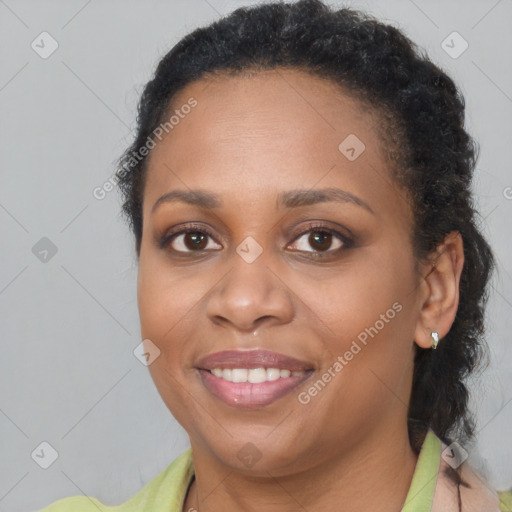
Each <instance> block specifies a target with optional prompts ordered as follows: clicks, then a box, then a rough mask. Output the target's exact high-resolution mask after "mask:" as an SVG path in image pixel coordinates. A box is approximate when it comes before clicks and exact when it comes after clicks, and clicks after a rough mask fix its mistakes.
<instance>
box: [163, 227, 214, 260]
mask: <svg viewBox="0 0 512 512" xmlns="http://www.w3.org/2000/svg"><path fill="white" fill-rule="evenodd" d="M208 239H212V240H213V235H212V233H211V232H210V231H209V230H207V229H206V228H205V227H203V226H196V225H188V226H185V227H184V228H183V229H181V230H179V231H178V232H174V233H171V234H170V235H166V236H164V237H163V238H162V240H161V242H160V247H161V248H162V249H163V248H167V247H171V249H172V250H173V251H175V252H178V253H187V252H200V251H206V250H217V249H218V248H220V246H217V247H213V248H212V247H211V246H209V245H211V244H208Z"/></svg>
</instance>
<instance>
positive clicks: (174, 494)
mask: <svg viewBox="0 0 512 512" xmlns="http://www.w3.org/2000/svg"><path fill="white" fill-rule="evenodd" d="M193 474H194V467H193V459H192V450H191V449H190V448H189V449H188V450H186V451H185V452H183V453H182V454H181V455H180V456H179V457H177V458H176V459H175V460H174V461H173V462H172V463H171V464H170V465H169V466H167V468H165V469H164V471H162V472H161V473H160V474H159V475H157V476H156V477H155V478H153V479H152V480H151V481H150V482H149V483H147V484H146V485H145V486H144V487H143V488H142V489H141V490H140V491H139V492H137V494H135V495H134V496H133V497H132V498H130V499H129V500H128V501H126V502H125V503H123V504H121V505H117V506H107V505H104V504H103V503H101V502H100V501H99V500H97V499H96V498H93V497H89V496H72V497H69V498H63V499H60V500H57V501H54V502H53V503H51V504H50V505H48V506H47V507H46V508H43V509H42V510H39V511H38V512H98V511H99V512H114V511H115V512H138V511H140V510H152V511H155V512H157V511H159V510H162V511H165V512H174V511H179V512H181V507H182V503H183V499H184V497H185V494H186V491H187V488H188V485H189V483H190V481H191V478H192V476H193Z"/></svg>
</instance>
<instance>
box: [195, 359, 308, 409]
mask: <svg viewBox="0 0 512 512" xmlns="http://www.w3.org/2000/svg"><path fill="white" fill-rule="evenodd" d="M196 368H197V369H198V371H199V374H200V377H201V382H202V383H203V385H204V386H205V388H206V389H207V390H208V391H209V392H210V393H211V394H212V395H214V396H215V397H216V398H219V399H220V400H222V401H223V402H224V403H226V404H227V405H230V406H233V407H244V408H254V407H264V406H266V405H269V404H271V403H272V402H274V401H276V400H277V399H279V398H281V397H284V396H285V395H287V394H289V393H290V392H291V391H293V390H294V389H295V388H297V386H299V385H300V384H302V383H303V382H304V381H305V380H306V379H308V378H309V377H310V376H311V374H312V373H313V366H312V365H311V364H310V363H307V362H305V361H300V360H299V359H295V358H293V357H290V356H285V355H284V354H279V353H277V352H271V351H268V350H251V351H241V350H227V351H223V352H217V353H215V354H211V355H208V356H206V357H204V358H202V359H201V360H200V361H199V362H198V363H197V366H196ZM265 369H266V370H265ZM251 370H252V371H251ZM264 371H266V372H271V373H272V377H271V378H270V379H268V378H267V379H266V380H264V379H263V378H262V377H261V378H258V379H255V380H257V382H251V380H253V379H251V378H248V379H246V378H241V379H239V378H234V379H233V378H231V377H232V375H231V374H232V373H233V374H235V373H237V374H238V373H244V372H246V373H245V374H244V375H245V376H246V375H251V374H256V373H263V372H264ZM244 375H242V377H244ZM267 376H268V373H267ZM228 379H230V380H228ZM233 380H234V381H235V382H233Z"/></svg>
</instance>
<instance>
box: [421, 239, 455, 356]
mask: <svg viewBox="0 0 512 512" xmlns="http://www.w3.org/2000/svg"><path fill="white" fill-rule="evenodd" d="M463 266H464V246H463V242H462V236H461V234H460V233H459V232H458V231H452V232H451V233H449V234H448V235H446V237H445V239H444V241H443V242H442V243H441V244H440V245H438V246H437V248H436V250H435V251H434V252H433V253H432V254H431V255H430V257H429V258H428V261H427V262H426V263H424V264H422V270H421V273H422V277H421V279H422V282H421V283H420V294H419V297H420V304H419V306H420V311H419V317H418V321H417V324H416V329H415V332H414V341H415V342H416V343H417V345H419V346H420V347H422V348H427V349H428V348H431V347H432V338H431V336H430V334H431V333H432V332H437V333H438V334H439V343H442V341H441V340H442V338H444V337H445V336H446V335H447V334H448V332H449V330H450V329H451V326H452V324H453V321H454V320H455V315H456V313H457V308H458V306H459V283H460V276H461V274H462V267H463Z"/></svg>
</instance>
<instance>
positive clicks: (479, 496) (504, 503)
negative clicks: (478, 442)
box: [432, 444, 512, 512]
mask: <svg viewBox="0 0 512 512" xmlns="http://www.w3.org/2000/svg"><path fill="white" fill-rule="evenodd" d="M444 447H445V445H444V444H443V448H444ZM458 472H459V474H460V478H461V480H462V483H461V484H460V486H459V487H457V485H456V483H455V481H454V480H453V479H452V478H450V476H449V475H450V473H451V474H453V473H454V470H453V469H452V468H451V466H449V465H448V464H447V462H446V461H445V460H444V459H443V458H441V461H440V465H439V473H438V477H437V484H436V492H435V495H434V502H433V508H432V512H448V511H452V510H459V503H460V506H461V508H460V510H461V511H462V512H482V511H486V512H512V495H511V493H510V491H508V492H498V491H497V490H496V489H494V487H493V486H492V485H491V484H490V483H489V482H488V481H487V480H486V479H485V478H484V477H483V476H482V475H481V474H480V473H479V472H478V471H477V470H476V469H475V468H473V467H472V466H471V465H469V464H468V463H467V462H465V463H463V464H462V465H461V466H460V468H459V471H458ZM459 500H460V501H459Z"/></svg>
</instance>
